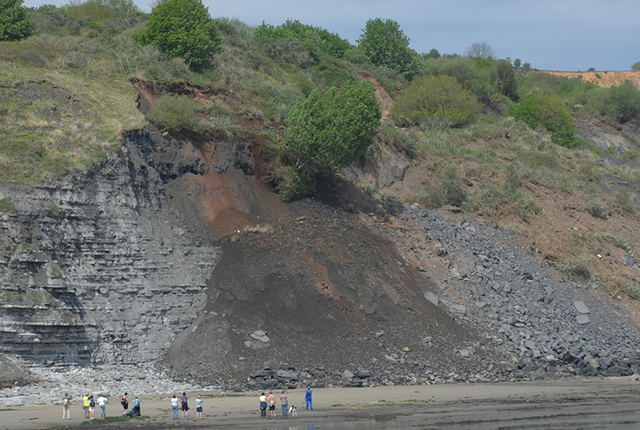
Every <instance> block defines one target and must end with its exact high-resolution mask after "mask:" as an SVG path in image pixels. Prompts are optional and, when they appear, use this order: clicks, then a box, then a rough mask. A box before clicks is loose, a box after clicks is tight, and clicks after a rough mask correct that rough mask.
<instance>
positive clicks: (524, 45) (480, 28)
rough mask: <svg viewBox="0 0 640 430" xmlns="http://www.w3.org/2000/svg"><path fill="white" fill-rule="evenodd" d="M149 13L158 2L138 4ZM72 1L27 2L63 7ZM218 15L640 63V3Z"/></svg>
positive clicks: (562, 60) (274, 7)
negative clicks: (384, 30)
mask: <svg viewBox="0 0 640 430" xmlns="http://www.w3.org/2000/svg"><path fill="white" fill-rule="evenodd" d="M134 2H135V4H136V5H137V6H138V7H140V9H142V10H143V11H145V12H150V11H151V8H152V6H153V4H154V1H153V0H134ZM68 3H69V1H68V0H25V1H24V5H25V6H29V7H37V6H40V5H42V4H53V5H56V6H61V5H64V4H68ZM203 3H204V5H205V6H206V7H208V8H209V13H210V14H211V16H212V17H213V18H217V17H227V18H237V19H239V20H240V21H242V22H244V23H246V24H248V25H250V26H257V25H259V24H260V23H262V22H263V21H264V22H266V23H267V24H272V25H280V24H282V23H283V22H284V21H285V20H287V19H289V18H290V19H296V20H298V21H300V22H301V23H303V24H308V25H313V26H315V27H322V28H325V29H327V30H329V31H330V32H332V33H337V34H339V35H340V37H342V38H343V39H347V40H349V42H351V43H352V44H356V40H357V39H358V38H359V37H360V34H361V33H362V29H363V28H364V26H365V23H366V22H367V20H368V19H374V18H382V19H393V20H395V21H397V22H398V24H399V25H400V28H401V29H402V30H403V31H404V34H405V35H406V36H408V37H409V39H410V45H409V46H410V48H412V49H414V50H415V51H416V52H418V53H422V52H429V51H430V50H431V49H432V48H435V49H437V50H438V52H440V54H459V55H464V53H465V50H466V49H467V48H468V47H469V46H470V45H471V44H473V43H476V42H487V43H489V45H491V47H492V48H493V51H494V52H495V54H496V57H498V58H507V57H509V58H511V59H512V60H514V59H516V58H519V59H521V61H522V63H530V64H531V67H533V68H536V69H540V70H560V71H586V70H588V69H589V68H591V67H593V68H595V69H596V70H598V71H604V70H630V69H631V65H632V64H634V63H635V62H637V61H640V20H639V18H640V1H638V0H597V1H596V0H580V1H578V0H527V1H523V0H386V1H367V0H320V1H313V2H311V1H306V0H233V1H219V0H203Z"/></svg>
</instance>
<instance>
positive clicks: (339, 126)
mask: <svg viewBox="0 0 640 430" xmlns="http://www.w3.org/2000/svg"><path fill="white" fill-rule="evenodd" d="M380 118H381V113H380V102H379V101H378V99H377V98H376V96H375V87H374V86H373V84H371V83H370V82H368V81H361V82H359V83H357V84H350V83H347V84H344V85H343V86H342V87H341V88H340V89H338V88H336V87H335V86H333V87H331V88H327V89H315V90H313V91H311V94H309V97H308V98H301V99H299V100H298V102H297V103H296V106H295V108H294V109H293V110H292V111H291V113H290V114H289V120H288V123H287V127H286V130H285V139H284V144H283V145H284V149H285V150H286V151H287V152H288V153H289V154H291V155H292V156H293V157H294V158H295V160H296V161H295V165H296V166H295V167H296V169H297V170H298V171H299V172H302V173H305V172H309V171H316V172H319V173H322V174H327V175H328V174H333V173H336V172H337V171H338V170H340V169H341V168H343V167H346V166H348V165H350V164H351V163H353V162H354V161H355V160H357V159H358V158H360V157H362V156H363V155H364V154H365V153H366V152H367V149H369V147H370V146H371V144H372V143H373V137H374V136H375V135H376V133H377V130H378V125H379V124H380Z"/></svg>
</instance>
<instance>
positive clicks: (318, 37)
mask: <svg viewBox="0 0 640 430" xmlns="http://www.w3.org/2000/svg"><path fill="white" fill-rule="evenodd" d="M254 35H255V38H256V39H258V40H277V39H289V40H297V41H299V42H302V43H303V44H305V43H310V44H312V45H315V46H317V47H318V48H320V49H321V50H322V51H323V52H325V53H326V54H329V55H332V56H334V57H337V58H342V57H343V56H344V53H345V52H346V51H347V49H349V41H347V40H345V39H342V38H341V37H340V36H339V35H337V34H335V33H330V32H329V31H328V30H325V29H324V28H320V27H313V26H311V25H305V24H302V23H301V22H300V21H297V20H290V19H288V20H287V21H285V23H284V24H282V25H279V26H277V27H274V26H273V25H269V24H265V23H264V21H263V22H262V24H261V25H260V26H258V28H256V30H255V32H254Z"/></svg>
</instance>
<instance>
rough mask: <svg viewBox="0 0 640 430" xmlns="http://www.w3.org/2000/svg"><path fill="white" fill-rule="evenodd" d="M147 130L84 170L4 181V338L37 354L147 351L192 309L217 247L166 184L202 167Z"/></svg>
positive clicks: (0, 285) (88, 356) (120, 356)
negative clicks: (182, 215)
mask: <svg viewBox="0 0 640 430" xmlns="http://www.w3.org/2000/svg"><path fill="white" fill-rule="evenodd" d="M151 133H153V132H150V131H148V130H145V131H140V132H132V133H129V134H128V135H127V136H126V137H125V142H124V146H123V148H122V150H120V151H118V152H116V153H111V154H109V156H108V158H107V160H106V161H105V162H103V163H102V164H100V165H99V166H97V167H95V168H93V169H91V170H90V171H88V172H86V173H81V174H78V175H76V176H74V177H64V178H60V179H55V180H52V181H50V182H49V183H47V184H44V185H40V186H33V187H30V186H22V185H11V184H1V185H0V200H1V199H4V201H5V202H7V203H8V206H9V210H5V212H4V213H0V237H1V238H2V239H1V241H0V298H1V300H0V344H1V345H2V352H4V353H8V354H16V355H18V356H19V357H21V358H23V359H25V360H27V361H30V362H34V363H41V364H47V365H71V364H81V365H85V364H89V363H105V364H109V363H147V362H151V361H153V360H156V359H157V358H158V357H159V356H160V355H161V354H162V352H163V351H165V350H166V349H167V348H168V347H169V345H170V344H171V342H172V340H173V339H174V338H175V336H176V335H177V334H178V333H179V332H181V331H182V330H184V329H185V328H186V327H187V326H188V325H189V324H190V323H191V322H192V321H193V320H194V319H195V318H196V317H197V312H198V310H199V308H200V303H201V302H202V301H203V298H204V297H205V295H206V293H205V289H206V281H207V279H208V278H209V276H210V274H211V272H212V270H213V267H214V265H215V262H216V260H217V258H218V252H217V251H216V249H215V248H213V247H211V246H207V245H203V244H202V243H200V241H199V240H198V239H197V238H196V237H195V235H194V234H193V233H192V232H190V231H188V229H185V228H184V227H181V225H182V224H181V223H180V220H179V219H178V218H177V217H176V215H175V214H173V213H172V211H171V210H170V205H168V204H167V203H168V199H167V197H166V195H165V192H164V184H165V183H166V182H167V181H169V180H171V179H172V178H175V177H177V176H180V175H183V174H186V173H188V172H196V173H198V172H201V171H202V170H203V169H206V166H202V165H201V163H200V162H199V160H200V159H199V158H198V157H197V156H196V155H195V149H194V148H193V146H192V145H191V144H189V143H185V142H180V141H176V140H172V139H167V138H164V137H162V136H160V135H159V133H156V134H155V135H153V136H152V134H151Z"/></svg>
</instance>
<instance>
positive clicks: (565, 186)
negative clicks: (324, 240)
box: [0, 0, 640, 296]
mask: <svg viewBox="0 0 640 430" xmlns="http://www.w3.org/2000/svg"><path fill="white" fill-rule="evenodd" d="M0 1H1V0H0ZM28 12H29V19H30V20H32V21H33V22H35V29H36V30H37V34H35V35H31V36H29V37H27V38H25V39H22V40H19V41H18V40H15V41H10V42H9V41H1V42H0V61H1V62H2V68H0V81H1V82H2V85H0V101H1V102H0V181H2V182H19V183H27V184H35V183H40V182H43V181H46V180H48V179H49V178H51V177H53V176H56V175H62V174H68V173H70V172H76V171H83V170H86V169H88V168H90V167H91V166H93V165H95V164H96V163H100V162H101V161H103V160H104V159H105V157H106V155H107V154H108V153H109V152H110V151H114V150H117V149H119V148H120V146H121V141H122V139H121V138H122V136H123V134H124V133H126V132H127V131H128V130H134V129H139V128H142V127H143V126H145V125H146V124H147V122H146V121H149V122H151V123H152V124H153V125H154V126H156V127H157V128H158V129H160V130H161V131H162V132H167V133H185V134H186V135H187V136H188V137H189V138H194V139H211V138H217V137H222V138H224V139H228V140H229V141H230V142H233V141H234V139H243V138H246V136H247V135H248V134H250V135H252V136H258V138H259V139H262V140H263V141H265V143H266V144H265V145H264V146H263V148H264V154H263V155H264V156H265V158H264V161H265V163H264V165H263V166H261V168H263V169H262V170H261V172H263V173H264V176H263V177H262V178H261V179H263V180H265V181H267V182H268V184H269V186H270V187H271V189H272V191H273V192H274V193H276V194H277V195H278V197H279V198H282V199H283V200H293V199H296V198H300V197H304V196H309V195H312V194H313V192H314V184H315V181H316V179H317V178H316V174H332V173H334V172H336V171H339V170H340V169H341V168H342V167H343V166H345V165H348V164H349V163H351V162H353V160H356V159H358V158H359V157H361V156H362V155H363V154H365V153H369V154H372V155H373V156H379V155H381V154H384V151H386V149H388V148H392V149H394V150H397V151H398V152H399V153H401V154H403V155H404V156H406V157H407V159H408V160H409V163H410V165H411V177H412V178H415V179H416V181H415V183H416V184H420V185H419V186H417V187H416V188H414V189H411V190H406V191H403V194H399V193H397V191H392V190H395V189H396V188H384V187H380V188H378V184H377V183H376V184H373V183H369V182H365V181H363V183H361V184H357V185H358V187H359V188H360V189H361V190H363V191H365V192H367V193H369V194H371V195H372V196H374V197H375V198H376V199H380V200H400V201H403V202H412V201H417V202H420V203H422V204H423V205H425V206H426V207H429V208H438V207H440V206H442V205H456V206H459V207H460V208H462V210H464V211H468V212H476V213H478V214H482V216H484V217H487V219H489V220H490V222H494V223H495V225H497V226H498V227H501V228H504V229H509V231H511V232H513V233H514V234H520V233H524V234H523V237H531V233H530V231H529V230H527V228H529V227H527V223H531V225H536V226H538V225H540V224H541V223H544V222H547V223H549V224H551V223H553V221H554V220H553V219H552V218H551V217H550V215H549V214H548V212H547V211H546V206H545V210H544V211H542V210H541V207H540V206H541V205H542V204H548V201H549V200H548V197H549V196H551V195H562V196H566V197H567V201H571V204H570V205H571V207H572V209H566V210H567V211H573V212H572V214H575V216H576V228H577V229H580V228H581V226H580V225H579V222H578V221H577V220H578V218H580V217H582V218H581V219H582V220H583V221H584V220H588V221H589V223H597V224H598V225H599V226H600V225H602V224H604V223H610V224H611V223H612V220H613V222H616V221H618V220H619V218H620V217H631V218H632V219H635V218H634V217H636V216H637V215H638V214H640V202H639V201H638V198H637V194H638V192H637V190H639V189H640V174H639V173H638V170H637V169H636V168H635V163H637V162H638V161H640V152H639V151H637V149H632V150H630V151H627V152H625V153H624V154H618V153H617V152H616V149H614V148H601V147H599V146H597V145H596V144H595V143H590V142H587V141H585V140H580V139H575V138H574V136H573V120H574V118H575V119H577V120H580V121H592V122H595V124H596V125H597V124H598V122H597V121H598V120H601V121H604V122H606V123H607V124H608V125H610V126H614V127H618V128H622V127H626V126H625V124H631V125H634V124H637V123H638V122H639V121H640V95H639V93H638V91H637V90H636V89H635V87H633V86H632V85H631V84H629V83H627V84H623V85H620V86H616V87H612V88H600V87H597V86H595V85H592V84H588V83H584V82H581V81H579V80H577V79H567V78H562V77H557V76H552V75H549V74H545V73H541V72H535V71H532V69H531V65H530V64H529V63H522V61H521V60H520V59H515V60H514V61H513V62H512V61H511V59H509V58H506V59H499V58H497V57H496V55H495V53H494V52H493V50H492V49H491V47H490V46H488V44H483V43H480V44H473V45H471V47H470V48H469V49H468V51H467V52H466V56H459V55H456V54H450V55H448V54H444V55H442V54H441V53H440V52H439V51H438V50H437V49H435V48H433V49H431V50H430V51H429V52H428V53H422V54H418V53H416V52H414V51H413V50H411V49H410V48H409V37H408V36H407V35H405V34H404V32H403V31H402V30H401V29H400V26H399V25H398V23H397V22H395V21H393V20H389V19H383V18H376V19H371V20H368V21H367V22H366V23H365V25H364V28H363V29H362V32H361V35H360V38H359V40H358V45H357V46H351V45H349V43H348V42H347V41H346V40H345V39H342V38H341V37H340V36H339V35H338V34H335V33H332V32H331V31H330V30H327V29H323V28H319V27H314V26H311V25H307V24H304V23H301V22H299V21H297V20H293V19H289V20H287V21H285V22H284V23H282V24H281V25H277V26H274V25H270V24H266V23H263V24H262V25H260V26H258V27H257V28H252V27H250V26H248V25H246V24H244V23H242V22H240V21H238V20H234V19H227V18H218V19H215V20H210V18H209V15H208V12H207V10H206V8H205V7H204V6H203V5H202V3H201V2H200V1H199V0H162V1H160V2H158V3H157V4H156V6H155V7H154V9H153V12H152V13H151V14H145V13H142V12H141V11H140V10H138V9H137V7H136V6H135V5H134V3H133V2H132V1H131V0H86V1H82V0H72V1H71V2H70V3H69V4H66V5H64V6H62V7H55V6H51V5H47V6H41V7H38V8H34V9H29V10H28ZM187 12H193V13H194V14H195V15H194V16H195V18H194V19H191V18H189V25H183V24H184V20H185V15H186V13H187ZM212 12H215V11H212ZM180 20H182V21H180ZM191 24H193V26H191ZM600 73H602V74H604V73H605V72H600ZM366 80H370V81H372V82H374V83H375V86H376V91H379V92H380V93H381V94H382V95H383V96H384V91H386V93H387V94H388V95H389V96H390V97H391V99H393V100H392V101H393V104H391V103H385V105H384V108H385V112H386V109H387V108H391V114H392V119H393V121H394V122H393V123H392V122H385V123H384V124H382V125H379V122H378V119H379V118H380V109H379V107H378V103H377V101H376V99H375V98H374V86H372V85H370V84H369V83H366V82H365V83H358V82H360V81H366ZM132 84H135V85H139V86H140V87H141V88H142V89H143V90H145V91H149V93H150V94H151V97H150V102H151V103H150V109H149V111H148V114H147V116H146V118H145V117H144V116H143V115H142V114H141V113H140V112H139V110H138V109H137V106H136V97H137V95H138V94H137V92H136V89H135V87H134V85H132ZM505 110H507V112H508V113H509V114H510V115H511V116H508V115H507V116H504V115H502V112H504V111H505ZM398 127H402V128H398ZM374 135H375V142H376V144H375V145H373V147H372V146H371V143H372V141H373V139H374ZM612 158H616V159H615V160H611V159H612ZM407 182H410V181H407ZM405 185H406V183H405ZM602 190H606V192H604V193H603V192H602ZM394 193H397V194H394ZM545 198H546V199H547V200H546V201H545V200H544V199H545ZM563 198H564V197H563ZM543 202H544V203H543ZM0 212H3V213H15V208H14V207H13V205H12V204H11V202H9V201H6V200H0ZM61 212H62V210H61V209H60V208H58V207H57V206H55V205H51V206H50V207H48V213H49V215H50V216H59V215H60V214H61ZM587 214H590V215H587ZM591 217H593V218H591ZM256 228H257V227H256ZM598 228H601V229H603V230H605V229H606V230H607V231H612V232H615V234H616V235H615V237H616V238H619V237H620V231H619V230H616V229H609V228H608V227H607V226H605V225H602V226H601V227H598ZM262 229H263V228H262V227H260V230H262ZM256 231H257V230H256ZM575 231H576V232H578V231H579V230H575ZM265 233H266V231H265ZM561 236H562V235H561ZM564 236H566V237H564ZM232 240H233V238H232ZM563 240H566V241H567V243H568V244H569V245H570V246H572V248H571V249H570V251H568V252H566V254H560V255H559V256H555V255H551V256H548V258H549V261H550V262H551V263H552V264H555V265H556V266H557V267H559V268H561V269H562V270H563V271H564V272H565V273H566V274H567V276H570V277H576V276H577V277H588V278H591V279H593V280H594V281H596V282H599V283H602V284H604V285H614V283H613V281H611V280H610V279H605V278H604V277H602V276H600V275H598V271H599V270H601V268H600V266H598V264H597V263H596V264H594V262H597V261H598V260H595V259H592V258H590V257H585V256H587V255H589V256H591V255H593V254H594V253H593V251H594V250H599V251H597V252H600V251H604V252H606V251H607V249H609V250H611V248H612V247H613V246H618V245H616V243H618V242H619V241H618V242H615V241H610V240H609V239H607V238H605V237H604V236H602V235H600V236H596V235H595V233H591V234H590V235H589V234H586V233H585V234H578V233H576V234H572V235H563ZM627 245H629V246H631V247H634V246H635V242H634V239H632V238H629V239H628V241H627ZM621 249H623V248H621ZM634 249H635V248H634ZM634 249H632V250H631V251H629V250H626V252H628V253H629V255H632V256H633V254H632V251H634ZM549 252H551V251H549ZM553 252H554V253H555V252H556V251H553ZM618 253H619V252H618ZM545 257H547V256H545ZM605 257H606V255H605ZM605 257H603V258H605ZM634 258H635V257H634ZM583 259H584V261H586V263H584V264H583ZM603 261H604V260H603ZM585 267H586V268H587V270H588V273H587V271H585V270H584V268H585ZM51 274H52V276H54V277H60V276H63V275H62V273H60V270H59V269H57V268H52V269H51ZM3 276H4V278H3V279H5V281H6V278H8V277H9V276H10V273H5V274H3ZM620 276H622V278H621V281H620V282H618V283H617V284H616V285H619V290H620V291H621V292H626V294H627V295H629V296H632V295H633V294H635V293H634V291H635V290H633V288H631V287H627V283H626V281H625V280H626V279H627V278H624V276H626V275H624V276H623V275H620ZM11 282H14V281H11ZM611 288H614V287H611Z"/></svg>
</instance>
